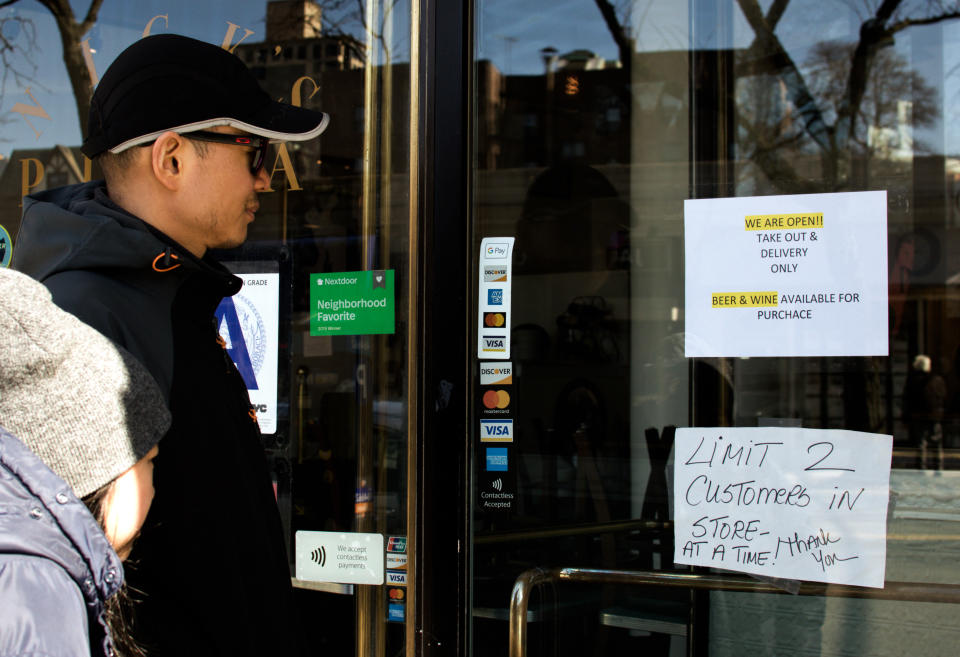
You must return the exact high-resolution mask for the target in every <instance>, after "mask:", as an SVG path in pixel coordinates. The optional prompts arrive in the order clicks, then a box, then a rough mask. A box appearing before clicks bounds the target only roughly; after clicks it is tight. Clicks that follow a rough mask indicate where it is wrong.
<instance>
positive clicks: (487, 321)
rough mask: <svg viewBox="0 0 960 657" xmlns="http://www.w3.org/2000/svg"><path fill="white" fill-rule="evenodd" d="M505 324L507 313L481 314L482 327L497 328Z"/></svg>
mask: <svg viewBox="0 0 960 657" xmlns="http://www.w3.org/2000/svg"><path fill="white" fill-rule="evenodd" d="M506 323H507V313H483V325H484V326H490V327H493V328H499V327H501V326H503V325H504V324H506Z"/></svg>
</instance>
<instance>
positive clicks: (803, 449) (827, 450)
mask: <svg viewBox="0 0 960 657" xmlns="http://www.w3.org/2000/svg"><path fill="white" fill-rule="evenodd" d="M675 449H676V451H675V455H676V456H675V458H676V462H675V466H674V485H673V491H674V507H675V508H674V539H675V542H676V544H675V548H674V561H675V562H676V563H682V564H689V565H692V566H709V567H713V568H724V569H727V570H735V571H741V572H745V573H754V574H757V575H768V576H771V577H781V578H786V579H796V580H812V581H816V582H831V583H835V584H850V585H855V586H871V587H875V588H883V582H884V573H885V565H886V536H887V533H886V527H887V500H888V496H889V486H890V458H891V454H892V449H893V438H892V437H891V436H884V435H879V434H872V433H862V432H859V431H844V430H818V429H795V428H772V427H748V428H732V427H723V428H700V427H698V428H688V429H677V434H676V447H675Z"/></svg>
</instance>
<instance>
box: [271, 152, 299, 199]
mask: <svg viewBox="0 0 960 657" xmlns="http://www.w3.org/2000/svg"><path fill="white" fill-rule="evenodd" d="M281 162H282V163H283V166H280V164H279V163H281ZM278 170H279V171H283V174H284V175H285V176H286V177H287V184H288V185H289V186H290V191H291V192H295V191H299V190H301V189H303V187H301V186H300V182H299V181H298V180H297V174H296V172H294V170H293V161H292V160H291V159H290V152H289V151H288V150H287V145H286V144H282V143H281V144H277V157H276V159H275V160H274V161H273V170H272V171H271V172H270V186H269V187H267V189H265V190H263V191H264V192H272V191H273V177H274V176H275V175H277V171H278Z"/></svg>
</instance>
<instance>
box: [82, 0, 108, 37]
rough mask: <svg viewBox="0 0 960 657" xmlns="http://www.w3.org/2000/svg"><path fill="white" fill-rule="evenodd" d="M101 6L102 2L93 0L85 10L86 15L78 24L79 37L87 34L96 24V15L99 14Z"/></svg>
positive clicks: (101, 0)
mask: <svg viewBox="0 0 960 657" xmlns="http://www.w3.org/2000/svg"><path fill="white" fill-rule="evenodd" d="M101 5H103V0H93V2H91V3H90V8H89V9H88V10H87V15H86V17H85V18H84V19H83V22H82V23H81V24H80V34H81V35H83V34H86V33H87V32H89V31H90V28H92V27H93V26H94V24H95V23H96V22H97V14H99V13H100V6H101Z"/></svg>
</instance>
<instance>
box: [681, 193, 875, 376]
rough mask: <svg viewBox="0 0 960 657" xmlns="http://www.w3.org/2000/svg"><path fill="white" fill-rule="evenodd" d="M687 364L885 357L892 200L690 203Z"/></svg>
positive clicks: (834, 197) (839, 197)
mask: <svg viewBox="0 0 960 657" xmlns="http://www.w3.org/2000/svg"><path fill="white" fill-rule="evenodd" d="M684 231H685V234H684V248H685V252H686V281H685V288H686V291H685V294H686V297H685V305H684V309H685V318H686V326H685V329H684V330H685V334H686V340H685V347H684V351H685V354H686V356H687V357H709V356H886V355H887V353H888V339H887V193H886V192H885V191H879V192H846V193H837V194H802V195H793V196H756V197H743V198H719V199H696V200H686V201H684Z"/></svg>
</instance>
